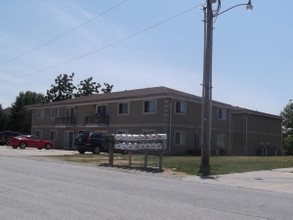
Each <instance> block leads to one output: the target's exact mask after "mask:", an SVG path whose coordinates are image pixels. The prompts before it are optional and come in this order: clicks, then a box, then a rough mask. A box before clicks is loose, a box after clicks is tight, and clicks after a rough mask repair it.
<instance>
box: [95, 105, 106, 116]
mask: <svg viewBox="0 0 293 220" xmlns="http://www.w3.org/2000/svg"><path fill="white" fill-rule="evenodd" d="M101 107H105V108H106V112H105V115H107V114H108V105H103V104H98V105H96V114H98V113H99V108H101Z"/></svg>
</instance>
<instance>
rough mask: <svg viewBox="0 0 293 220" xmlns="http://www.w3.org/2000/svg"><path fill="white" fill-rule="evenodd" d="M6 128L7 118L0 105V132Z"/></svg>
mask: <svg viewBox="0 0 293 220" xmlns="http://www.w3.org/2000/svg"><path fill="white" fill-rule="evenodd" d="M6 128H7V117H6V115H5V114H4V111H3V108H2V105H1V104H0V131H2V130H6Z"/></svg>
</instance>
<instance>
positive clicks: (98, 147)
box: [74, 132, 107, 154]
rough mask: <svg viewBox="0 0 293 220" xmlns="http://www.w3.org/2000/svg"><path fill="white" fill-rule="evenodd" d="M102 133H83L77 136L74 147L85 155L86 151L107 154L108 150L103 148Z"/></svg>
mask: <svg viewBox="0 0 293 220" xmlns="http://www.w3.org/2000/svg"><path fill="white" fill-rule="evenodd" d="M104 135H105V133H102V132H82V133H80V134H79V135H77V136H76V138H75V140H74V146H75V148H76V149H77V151H78V152H79V153H81V154H84V153H85V152H86V151H89V152H92V153H93V154H99V153H100V152H101V151H103V152H106V151H107V149H106V148H105V147H104V146H103V136H104Z"/></svg>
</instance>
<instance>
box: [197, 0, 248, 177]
mask: <svg viewBox="0 0 293 220" xmlns="http://www.w3.org/2000/svg"><path fill="white" fill-rule="evenodd" d="M217 1H218V9H217V10H216V11H215V12H213V7H212V4H213V3H216V2H217ZM243 5H245V6H246V9H247V10H249V11H250V10H252V8H253V7H252V4H251V0H249V1H248V3H246V4H238V5H234V6H233V7H230V8H228V9H226V10H224V11H222V12H220V8H221V0H206V6H204V8H203V10H204V59H203V60H204V61H203V83H202V116H201V165H200V173H201V174H202V175H204V176H206V175H209V174H210V168H211V167H210V149H211V130H212V129H211V127H212V52H213V28H214V27H213V23H214V17H217V16H219V15H220V14H223V13H225V12H227V11H229V10H231V9H233V8H236V7H238V6H243Z"/></svg>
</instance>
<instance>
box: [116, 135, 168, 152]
mask: <svg viewBox="0 0 293 220" xmlns="http://www.w3.org/2000/svg"><path fill="white" fill-rule="evenodd" d="M114 139H115V144H114V148H115V149H117V150H127V151H136V150H165V149H166V141H167V135H166V134H145V135H144V134H115V135H114Z"/></svg>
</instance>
